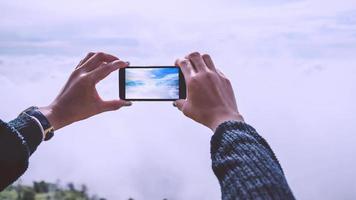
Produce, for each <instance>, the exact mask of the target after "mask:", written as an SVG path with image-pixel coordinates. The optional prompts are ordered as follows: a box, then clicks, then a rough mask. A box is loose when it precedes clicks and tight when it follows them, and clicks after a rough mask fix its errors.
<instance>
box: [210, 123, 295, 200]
mask: <svg viewBox="0 0 356 200" xmlns="http://www.w3.org/2000/svg"><path fill="white" fill-rule="evenodd" d="M211 159H212V168H213V171H214V173H215V175H216V176H217V178H218V180H219V183H220V187H221V193H222V199H223V200H230V199H284V200H288V199H294V196H293V194H292V191H291V189H290V188H289V186H288V183H287V180H286V178H285V176H284V173H283V170H282V168H281V166H280V164H279V162H278V160H277V158H276V156H275V155H274V153H273V151H272V149H271V148H270V146H269V145H268V143H267V142H266V140H265V139H264V138H262V137H261V136H260V135H259V134H258V133H257V132H256V130H255V129H254V128H253V127H251V126H249V125H248V124H246V123H243V122H237V121H227V122H224V123H222V124H220V125H219V126H218V128H217V129H216V131H215V134H214V135H213V137H212V138H211Z"/></svg>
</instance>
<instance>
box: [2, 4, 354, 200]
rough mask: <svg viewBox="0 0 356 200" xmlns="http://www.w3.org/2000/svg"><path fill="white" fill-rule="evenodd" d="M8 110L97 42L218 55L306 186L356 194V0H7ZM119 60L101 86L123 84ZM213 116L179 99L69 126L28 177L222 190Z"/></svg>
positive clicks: (149, 52)
mask: <svg viewBox="0 0 356 200" xmlns="http://www.w3.org/2000/svg"><path fill="white" fill-rule="evenodd" d="M0 8H1V13H0V88H1V93H2V96H1V98H0V110H1V112H0V118H1V119H3V120H11V119H13V118H15V117H16V116H17V115H18V113H19V112H20V111H22V110H23V109H25V108H27V107H29V106H31V105H39V106H42V105H47V104H49V103H50V102H51V101H52V100H53V98H54V97H55V96H56V94H57V92H58V91H59V89H60V88H61V87H62V86H63V85H64V83H65V81H66V79H67V77H68V76H69V74H70V73H71V71H72V70H73V68H74V67H75V65H76V64H77V63H78V62H79V60H80V59H81V58H82V57H84V56H85V55H86V53H87V52H88V51H105V52H108V53H112V54H114V55H117V56H118V57H120V58H121V59H123V60H128V61H130V62H131V65H171V64H173V63H174V60H175V59H176V58H178V57H183V56H184V55H186V54H187V53H189V52H192V51H201V52H204V53H209V54H211V55H212V57H213V59H214V61H215V63H216V65H217V66H218V67H219V68H220V69H221V70H222V71H223V72H224V73H225V74H226V75H227V76H228V77H229V78H230V79H231V81H232V84H233V87H234V89H235V93H236V96H237V100H238V106H239V110H240V111H241V113H242V115H243V116H244V117H245V119H246V122H247V123H249V124H251V125H252V126H254V127H255V128H256V129H257V130H258V131H259V133H260V134H261V135H262V136H263V137H265V138H266V139H267V141H268V142H269V143H270V145H271V146H272V148H273V149H274V151H275V153H276V155H277V157H278V158H279V160H280V161H281V164H282V166H283V168H284V171H285V174H286V176H287V179H288V182H289V184H290V186H291V188H292V190H293V192H294V194H295V196H296V197H297V198H298V199H330V200H331V199H355V198H356V181H355V178H356V171H355V169H356V160H355V153H356V147H355V143H356V127H355V121H356V114H355V113H356V105H355V102H356V94H355V92H356V56H355V53H356V1H354V0H339V1H322V0H304V1H303V0H289V1H288V0H286V1H282V0H271V1H263V0H242V1H232V0H221V1H210V0H204V1H203V0H199V1H188V0H180V1H178V0H176V1H167V0H153V1H137V0H122V1H114V0H107V1H84V0H83V1H68V0H61V1H40V0H32V1H16V0H12V1H10V0H2V1H1V2H0ZM117 81H118V80H117V74H116V73H114V74H112V75H111V76H110V77H109V78H108V79H106V80H104V81H103V82H102V83H100V85H99V86H98V88H99V92H100V94H101V95H102V96H103V97H104V98H106V99H110V98H117V97H118V82H117ZM211 135H212V133H211V131H210V130H209V129H208V128H205V127H203V126H201V125H199V124H196V123H195V122H193V121H192V120H190V119H187V118H185V117H184V115H182V114H181V113H180V112H178V111H177V110H176V108H174V107H173V106H172V105H171V103H162V102H160V103H153V102H151V103H137V102H134V105H133V106H132V107H130V108H123V109H122V110H119V111H117V112H111V113H105V114H102V115H99V116H95V117H92V118H90V119H88V120H86V121H83V122H78V123H76V124H73V125H71V126H68V127H65V128H63V129H61V130H59V131H57V132H56V133H55V137H54V138H53V139H52V140H51V141H49V142H44V143H42V144H41V146H39V148H38V150H37V151H36V152H35V154H34V155H33V156H32V157H31V159H30V167H29V169H28V170H27V172H26V174H25V175H24V176H23V177H22V180H23V181H25V182H27V183H30V182H31V181H33V180H42V179H43V180H48V181H56V180H57V179H60V180H61V181H62V183H66V182H69V181H73V182H75V183H77V184H81V183H85V184H87V185H88V186H89V188H90V190H91V191H92V192H95V193H98V194H100V195H101V196H104V197H107V198H109V199H119V200H120V199H127V198H128V197H134V198H135V199H145V200H147V199H148V200H151V199H152V200H155V199H163V198H164V197H166V198H168V199H170V200H180V199H188V200H190V199H192V200H193V199H206V200H210V199H212V200H213V199H219V198H220V189H219V184H218V181H217V179H216V178H215V176H214V174H213V172H212V170H211V160H210V153H209V152H210V137H211Z"/></svg>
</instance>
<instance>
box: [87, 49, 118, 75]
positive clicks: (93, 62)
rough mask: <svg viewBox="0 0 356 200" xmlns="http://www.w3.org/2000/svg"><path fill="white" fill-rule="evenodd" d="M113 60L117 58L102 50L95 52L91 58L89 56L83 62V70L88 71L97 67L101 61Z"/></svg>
mask: <svg viewBox="0 0 356 200" xmlns="http://www.w3.org/2000/svg"><path fill="white" fill-rule="evenodd" d="M115 60H119V58H117V57H115V56H113V55H110V54H106V53H103V52H98V53H95V54H94V55H93V56H92V57H91V58H89V59H88V60H87V61H86V62H85V63H84V64H83V68H84V69H85V71H87V72H90V71H92V70H94V69H95V68H97V67H99V66H100V64H101V63H102V62H108V63H109V62H113V61H115Z"/></svg>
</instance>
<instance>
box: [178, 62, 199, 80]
mask: <svg viewBox="0 0 356 200" xmlns="http://www.w3.org/2000/svg"><path fill="white" fill-rule="evenodd" d="M175 65H177V66H179V68H180V69H181V70H182V73H183V76H184V77H185V78H186V79H188V78H190V77H192V76H193V75H194V73H195V72H194V69H193V66H192V65H191V64H190V62H189V60H187V59H177V60H176V62H175Z"/></svg>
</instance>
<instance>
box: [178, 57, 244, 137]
mask: <svg viewBox="0 0 356 200" xmlns="http://www.w3.org/2000/svg"><path fill="white" fill-rule="evenodd" d="M176 65H178V66H179V67H180V68H181V69H182V72H183V75H184V78H185V82H186V85H187V99H180V100H177V101H175V102H174V103H173V105H175V106H176V107H177V108H178V109H179V110H181V111H182V112H183V114H184V115H186V116H187V117H189V118H191V119H193V120H195V121H197V122H199V123H201V124H203V125H205V126H207V127H209V128H210V129H211V130H213V131H215V129H216V128H217V126H218V125H219V124H221V123H222V122H224V121H227V120H237V121H243V117H242V116H241V115H240V113H239V112H238V110H237V105H236V100H235V96H234V91H233V89H232V86H231V83H230V81H229V79H227V78H226V77H225V76H224V75H223V74H222V73H221V72H220V71H219V70H218V69H216V68H215V66H214V63H213V61H212V59H211V58H210V56H209V55H207V54H205V55H202V56H201V55H200V54H199V53H198V52H195V53H191V54H189V55H188V56H186V57H185V59H178V60H177V61H176Z"/></svg>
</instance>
